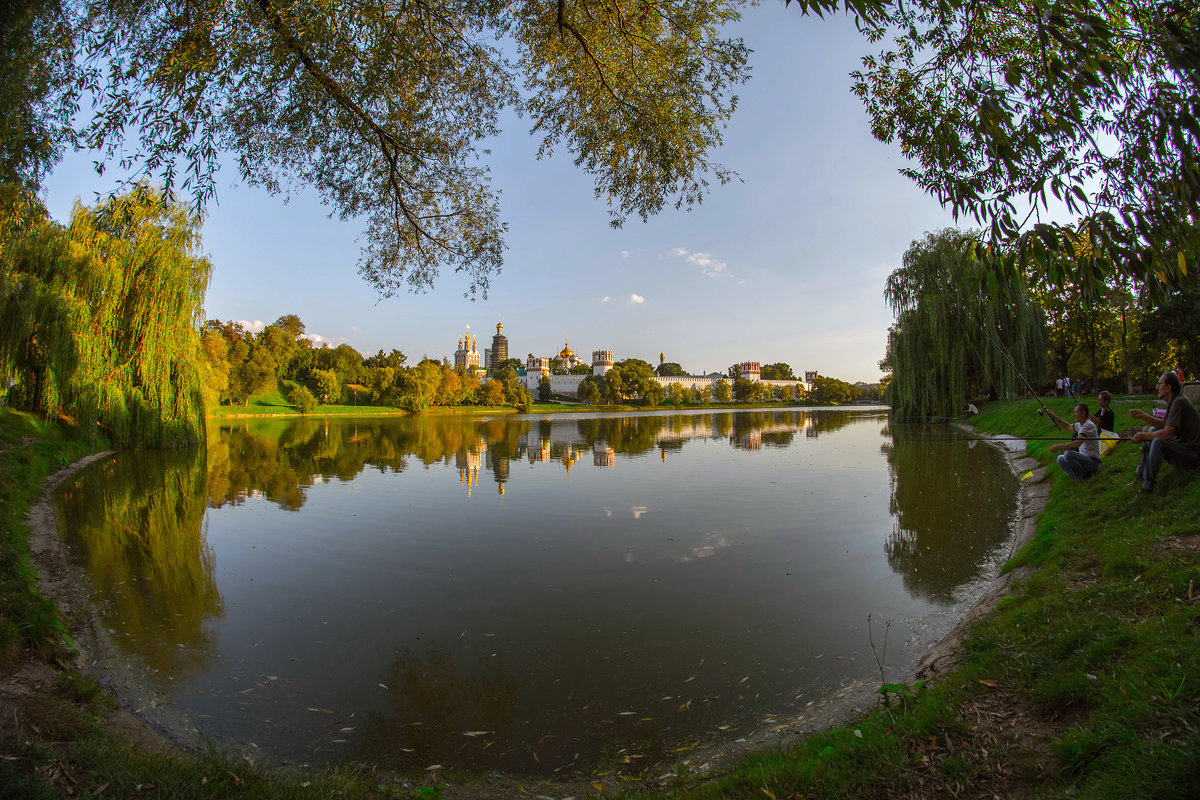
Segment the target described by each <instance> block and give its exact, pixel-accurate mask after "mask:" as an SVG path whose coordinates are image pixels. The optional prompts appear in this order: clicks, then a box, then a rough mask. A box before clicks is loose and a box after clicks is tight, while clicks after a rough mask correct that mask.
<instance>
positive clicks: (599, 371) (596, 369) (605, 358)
mask: <svg viewBox="0 0 1200 800" xmlns="http://www.w3.org/2000/svg"><path fill="white" fill-rule="evenodd" d="M613 363H614V362H613V351H612V350H593V351H592V374H593V375H604V374H605V373H607V372H608V371H609V370H610V369H612V368H613Z"/></svg>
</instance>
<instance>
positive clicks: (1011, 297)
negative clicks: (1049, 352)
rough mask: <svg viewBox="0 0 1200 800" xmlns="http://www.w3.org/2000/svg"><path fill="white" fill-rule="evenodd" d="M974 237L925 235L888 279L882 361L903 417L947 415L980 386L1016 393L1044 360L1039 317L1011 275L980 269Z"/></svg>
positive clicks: (956, 410) (953, 232) (951, 232)
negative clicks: (888, 324)
mask: <svg viewBox="0 0 1200 800" xmlns="http://www.w3.org/2000/svg"><path fill="white" fill-rule="evenodd" d="M982 250H983V247H982V245H981V243H980V238H979V235H978V234H976V233H967V232H963V231H958V230H954V229H952V228H947V229H945V230H942V231H939V232H937V233H928V234H926V235H925V238H924V239H923V240H921V241H916V242H913V243H912V246H910V247H909V248H908V250H907V251H906V252H905V253H904V265H903V266H902V267H901V268H900V269H898V270H896V271H895V272H893V273H892V274H891V276H889V277H888V280H887V285H886V287H885V288H884V292H883V295H884V299H885V300H886V301H887V303H888V305H889V306H890V307H891V309H892V311H893V313H895V315H896V323H895V325H893V326H892V328H891V329H890V330H889V332H888V352H887V357H886V358H885V362H886V364H887V366H889V367H890V368H891V370H892V373H893V378H892V381H891V384H890V385H889V387H888V397H889V399H890V402H891V405H892V409H893V411H894V412H896V413H898V414H901V415H904V416H910V415H918V416H920V415H932V416H946V417H949V416H954V415H956V414H958V413H960V412H961V410H962V408H963V405H964V403H965V402H966V400H967V399H968V398H969V397H972V396H973V395H974V394H975V393H977V392H981V391H987V392H992V391H995V392H997V393H999V394H1007V393H1013V392H1023V391H1024V388H1025V384H1024V377H1023V376H1025V375H1034V376H1040V375H1041V373H1042V371H1043V369H1044V363H1045V332H1044V330H1045V323H1044V321H1043V319H1042V313H1041V311H1040V310H1039V309H1038V308H1037V307H1036V306H1035V305H1033V304H1032V303H1031V302H1030V301H1029V299H1028V297H1027V296H1026V293H1025V288H1024V286H1023V284H1022V282H1021V280H1020V278H1019V277H1017V276H1010V278H1009V280H1007V281H1003V282H1001V281H998V280H996V278H995V275H994V273H992V272H990V271H988V270H986V268H985V267H984V264H983V262H982V261H981V256H983V255H984V253H983V252H982Z"/></svg>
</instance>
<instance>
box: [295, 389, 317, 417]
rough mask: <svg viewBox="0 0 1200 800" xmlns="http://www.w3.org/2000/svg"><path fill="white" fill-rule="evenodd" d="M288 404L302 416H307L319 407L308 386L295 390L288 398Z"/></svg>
mask: <svg viewBox="0 0 1200 800" xmlns="http://www.w3.org/2000/svg"><path fill="white" fill-rule="evenodd" d="M288 402H289V403H291V405H292V408H294V409H296V410H297V411H299V412H300V413H301V414H307V413H309V412H311V411H312V410H313V409H314V408H316V407H317V398H316V397H314V396H313V393H312V392H310V391H309V390H308V387H307V386H297V387H296V388H295V389H293V390H292V393H291V395H290V396H289V397H288Z"/></svg>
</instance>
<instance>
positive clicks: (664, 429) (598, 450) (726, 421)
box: [208, 410, 863, 510]
mask: <svg viewBox="0 0 1200 800" xmlns="http://www.w3.org/2000/svg"><path fill="white" fill-rule="evenodd" d="M855 418H858V419H862V418H863V412H861V411H856V412H851V411H837V410H822V411H820V412H812V411H807V410H805V411H792V410H788V411H750V412H740V413H737V414H731V413H729V412H703V413H691V414H654V415H637V416H632V415H631V416H604V417H601V416H595V415H593V416H575V415H560V416H555V417H549V418H543V419H531V418H529V417H499V418H491V419H477V418H469V417H457V416H416V417H404V418H398V419H397V418H392V419H387V420H379V419H368V420H358V421H354V422H346V421H339V420H329V419H324V420H318V419H311V418H303V419H299V420H246V421H239V422H235V423H223V424H221V425H219V426H216V431H217V433H218V434H219V435H215V436H210V437H209V445H208V463H209V478H208V485H209V497H210V501H211V502H212V503H213V505H214V507H220V506H223V505H226V504H230V505H238V504H240V503H242V502H244V501H245V499H246V498H247V497H250V496H254V497H265V498H266V499H268V500H270V501H271V502H273V503H276V504H277V505H279V507H280V508H284V509H287V510H298V509H299V508H301V507H302V506H303V505H304V501H305V496H306V494H307V491H308V490H309V489H310V488H311V487H312V486H313V485H314V483H315V482H317V481H319V480H321V479H324V478H337V479H340V480H342V481H352V480H354V478H355V477H356V476H358V475H359V474H360V473H362V471H363V470H365V469H367V468H368V467H371V468H375V469H378V470H379V471H381V472H388V471H391V472H403V471H404V470H405V469H406V468H407V467H408V460H409V459H410V458H412V459H415V460H417V461H419V462H420V463H421V464H423V465H430V464H434V463H437V462H444V463H446V464H449V463H451V461H453V463H454V465H455V468H456V469H457V471H458V480H459V483H460V484H461V485H462V486H463V487H464V488H465V489H466V490H467V491H468V493H472V492H473V491H474V490H475V489H476V488H477V487H478V485H479V481H480V477H481V472H482V474H483V477H486V475H487V473H490V474H491V479H492V480H493V481H494V482H495V483H496V484H498V485H500V486H501V487H503V486H504V484H506V483H507V482H508V481H509V480H510V478H511V476H512V465H513V462H516V461H521V460H526V461H528V463H529V464H557V465H559V466H561V467H562V468H563V469H565V470H566V471H567V472H570V470H571V469H572V468H573V467H575V466H576V465H577V464H579V463H580V462H581V461H582V462H583V463H586V462H587V461H588V460H590V461H591V463H592V466H594V467H598V468H602V469H613V468H616V467H617V456H618V455H621V456H642V455H646V454H648V453H651V452H654V451H655V450H657V451H658V453H659V455H660V458H661V459H662V460H664V461H665V460H666V459H667V457H668V455H669V454H672V453H678V452H680V451H681V450H682V449H683V447H684V445H685V444H686V443H687V442H689V441H693V440H724V441H727V442H728V443H729V444H730V445H731V446H732V447H734V448H735V449H740V450H758V449H760V448H763V447H768V448H770V447H775V448H786V447H788V446H790V445H791V444H792V442H793V438H794V437H795V436H796V434H798V433H800V432H803V433H804V435H805V436H806V437H807V438H816V437H818V436H820V435H821V434H822V433H827V434H828V433H833V432H835V431H838V430H840V429H841V428H843V427H845V426H846V425H848V424H850V422H851V420H853V419H855ZM589 456H590V458H589Z"/></svg>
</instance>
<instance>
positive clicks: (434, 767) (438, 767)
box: [425, 764, 442, 772]
mask: <svg viewBox="0 0 1200 800" xmlns="http://www.w3.org/2000/svg"><path fill="white" fill-rule="evenodd" d="M441 768H442V765H441V764H431V765H430V766H428V767H426V768H425V771H426V772H433V771H434V770H435V769H441Z"/></svg>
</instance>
